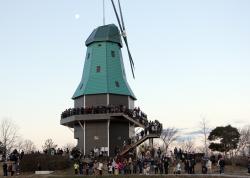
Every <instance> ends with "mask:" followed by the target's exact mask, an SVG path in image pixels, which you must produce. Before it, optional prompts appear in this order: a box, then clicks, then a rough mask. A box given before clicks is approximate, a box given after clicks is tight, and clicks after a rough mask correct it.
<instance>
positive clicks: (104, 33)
mask: <svg viewBox="0 0 250 178" xmlns="http://www.w3.org/2000/svg"><path fill="white" fill-rule="evenodd" d="M102 41H109V42H114V43H118V44H119V46H120V47H122V41H121V37H120V32H119V29H118V28H117V26H116V25H114V24H109V25H104V26H100V27H98V28H96V29H95V30H94V31H93V32H92V33H91V35H90V36H89V37H88V39H87V40H86V42H85V44H86V46H89V45H90V44H92V43H94V42H102Z"/></svg>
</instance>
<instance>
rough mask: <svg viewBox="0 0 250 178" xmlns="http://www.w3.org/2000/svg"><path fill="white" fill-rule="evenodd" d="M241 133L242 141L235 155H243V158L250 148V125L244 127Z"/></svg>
mask: <svg viewBox="0 0 250 178" xmlns="http://www.w3.org/2000/svg"><path fill="white" fill-rule="evenodd" d="M239 132H240V140H239V143H238V147H237V149H236V150H235V153H234V154H235V155H238V154H242V155H243V156H245V155H246V152H247V149H248V148H249V146H250V125H248V126H245V127H243V128H242V129H240V131H239Z"/></svg>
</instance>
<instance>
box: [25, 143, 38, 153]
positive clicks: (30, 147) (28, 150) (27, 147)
mask: <svg viewBox="0 0 250 178" xmlns="http://www.w3.org/2000/svg"><path fill="white" fill-rule="evenodd" d="M23 151H24V153H26V154H27V153H28V154H29V153H32V152H34V151H36V146H35V144H34V142H32V141H31V140H24V141H23Z"/></svg>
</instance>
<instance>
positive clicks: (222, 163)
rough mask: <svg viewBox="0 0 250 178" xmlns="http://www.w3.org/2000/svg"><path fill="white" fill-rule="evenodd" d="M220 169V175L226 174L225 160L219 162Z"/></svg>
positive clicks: (221, 159)
mask: <svg viewBox="0 0 250 178" xmlns="http://www.w3.org/2000/svg"><path fill="white" fill-rule="evenodd" d="M218 164H219V167H220V174H224V170H225V160H224V159H223V158H222V157H221V158H220V160H219V162H218Z"/></svg>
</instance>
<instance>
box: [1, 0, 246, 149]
mask: <svg viewBox="0 0 250 178" xmlns="http://www.w3.org/2000/svg"><path fill="white" fill-rule="evenodd" d="M105 3H106V11H105V14H106V23H107V24H109V23H115V24H116V19H115V15H114V12H113V9H112V7H111V3H110V1H109V0H105ZM121 3H122V8H123V13H124V19H125V24H126V29H127V35H128V40H129V45H130V50H131V52H132V56H133V58H134V62H135V75H136V78H135V80H134V79H133V78H132V74H131V71H130V67H129V62H128V57H127V53H126V50H125V49H123V59H124V62H125V68H126V74H127V79H128V81H129V84H130V86H131V88H132V90H133V91H134V93H135V95H136V97H137V99H138V100H137V101H136V106H139V107H140V108H141V110H143V111H144V112H145V113H147V115H148V117H149V119H150V120H155V119H158V120H159V121H160V122H162V123H163V126H164V128H167V127H175V128H178V129H180V130H186V133H187V132H190V133H191V132H192V133H195V132H196V131H197V130H199V129H200V125H199V122H200V121H201V118H203V117H205V118H206V120H207V121H208V124H209V127H211V128H213V127H216V126H225V125H227V124H231V125H232V126H235V127H242V126H244V125H249V124H250V11H249V8H250V1H249V0H156V1H142V0H137V1H132V0H126V1H125V0H121ZM102 14H103V11H102V0H91V1H87V0H53V1H51V0H0V120H1V119H6V118H7V119H11V120H12V121H13V122H14V123H15V124H16V125H18V127H19V133H20V135H21V136H22V137H23V138H24V139H30V140H32V141H34V143H35V144H36V145H37V147H38V148H40V147H41V145H42V144H43V143H44V141H45V140H46V139H47V138H52V139H53V140H54V142H55V143H57V144H58V145H59V146H63V145H65V144H66V143H75V141H74V139H73V133H72V132H71V130H70V129H68V128H67V127H64V126H61V125H60V114H61V112H62V111H64V110H65V109H67V108H70V107H73V100H72V99H71V97H72V95H73V93H74V91H75V89H76V87H77V86H78V84H79V82H80V79H81V75H82V69H83V64H84V57H85V55H86V54H85V53H86V46H85V44H84V43H85V40H86V39H87V38H88V36H89V35H90V33H91V32H92V30H93V29H94V28H96V27H98V26H100V25H102V23H103V22H102V21H103V16H102ZM183 134H184V133H183ZM187 134H188V133H187ZM183 136H185V134H184V135H183Z"/></svg>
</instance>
